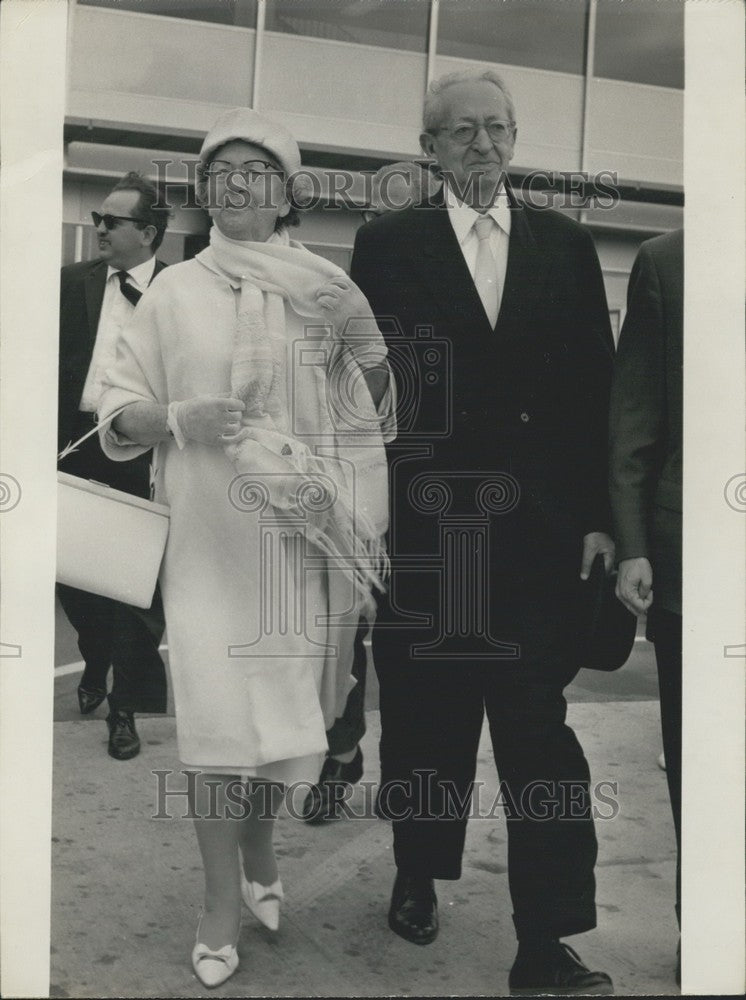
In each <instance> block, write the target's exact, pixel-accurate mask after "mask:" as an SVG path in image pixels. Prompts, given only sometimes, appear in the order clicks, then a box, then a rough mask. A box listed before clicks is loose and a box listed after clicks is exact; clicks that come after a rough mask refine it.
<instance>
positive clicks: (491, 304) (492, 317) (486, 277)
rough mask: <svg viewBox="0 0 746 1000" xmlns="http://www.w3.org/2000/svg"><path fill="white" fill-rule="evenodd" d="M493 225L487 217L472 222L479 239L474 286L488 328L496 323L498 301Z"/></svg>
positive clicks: (481, 216)
mask: <svg viewBox="0 0 746 1000" xmlns="http://www.w3.org/2000/svg"><path fill="white" fill-rule="evenodd" d="M494 225H495V223H494V221H493V219H492V217H491V216H489V215H480V216H479V218H478V219H475V220H474V231H475V232H476V234H477V237H478V239H479V246H478V248H477V263H476V267H475V269H474V284H475V285H476V287H477V291H478V292H479V298H480V299H481V300H482V305H483V306H484V311H485V312H486V313H487V318H488V319H489V321H490V326H494V325H495V323H496V322H497V310H498V304H499V301H500V298H499V288H498V287H497V262H496V260H495V257H494V255H493V253H492V247H491V246H490V234H491V233H492V227H493V226H494Z"/></svg>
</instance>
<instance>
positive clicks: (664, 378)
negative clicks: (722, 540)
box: [609, 230, 684, 614]
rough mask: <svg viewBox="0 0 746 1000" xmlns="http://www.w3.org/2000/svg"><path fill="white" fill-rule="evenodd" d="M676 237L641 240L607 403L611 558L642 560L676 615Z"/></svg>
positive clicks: (679, 317)
mask: <svg viewBox="0 0 746 1000" xmlns="http://www.w3.org/2000/svg"><path fill="white" fill-rule="evenodd" d="M683 296H684V232H683V230H678V231H676V232H673V233H667V234H666V235H664V236H658V237H656V238H655V239H652V240H647V241H646V242H645V243H643V244H642V246H641V247H640V251H639V253H638V255H637V259H636V260H635V263H634V266H633V268H632V274H631V275H630V281H629V289H628V293H627V316H626V318H625V321H624V325H623V327H622V332H621V335H620V337H619V348H618V353H617V358H616V364H615V369H614V382H613V389H612V395H611V419H610V444H611V458H610V468H609V476H610V478H609V483H610V494H611V504H612V511H613V515H614V525H615V531H616V536H617V558H618V559H619V560H622V559H633V558H637V557H645V558H646V559H649V560H650V562H651V564H652V567H653V599H654V604H655V605H657V606H658V607H661V608H665V609H666V610H668V611H674V612H676V613H677V614H681V510H682V502H681V500H682V489H681V482H682V480H681V470H682V397H683V367H682V362H683Z"/></svg>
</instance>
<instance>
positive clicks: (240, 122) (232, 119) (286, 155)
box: [199, 108, 300, 177]
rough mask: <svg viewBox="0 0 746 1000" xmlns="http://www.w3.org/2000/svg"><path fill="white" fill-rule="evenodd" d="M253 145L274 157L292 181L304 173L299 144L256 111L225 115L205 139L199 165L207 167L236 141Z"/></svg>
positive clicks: (235, 112)
mask: <svg viewBox="0 0 746 1000" xmlns="http://www.w3.org/2000/svg"><path fill="white" fill-rule="evenodd" d="M237 139H239V140H242V141H243V142H251V143H253V144H254V145H255V146H262V147H263V148H264V149H266V150H267V152H268V153H271V154H272V155H273V156H274V157H275V159H276V160H277V162H278V163H279V164H280V166H281V167H282V169H283V170H284V171H285V173H286V174H287V176H288V177H289V176H290V175H291V174H294V173H295V172H296V171H297V170H299V169H300V150H299V149H298V143H297V142H296V141H295V139H294V138H293V137H292V135H291V134H290V133H289V132H288V130H287V129H286V128H284V127H283V126H282V125H279V124H278V123H277V122H273V121H272V120H271V119H270V118H265V117H264V115H260V114H259V112H258V111H254V110H253V109H252V108H232V109H231V110H230V111H225V112H224V113H223V114H222V115H221V116H220V117H219V118H218V120H217V121H216V122H215V124H214V125H213V126H212V128H211V129H210V131H209V132H208V133H207V135H206V136H205V140H204V142H203V143H202V149H201V150H200V153H199V161H200V163H201V164H202V166H203V167H204V166H205V164H206V163H207V162H208V161H209V159H210V157H211V156H212V154H213V153H214V152H215V150H216V149H219V148H220V147H221V146H224V145H225V144H226V143H227V142H233V141H234V140H237Z"/></svg>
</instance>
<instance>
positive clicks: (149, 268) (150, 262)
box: [106, 255, 155, 288]
mask: <svg viewBox="0 0 746 1000" xmlns="http://www.w3.org/2000/svg"><path fill="white" fill-rule="evenodd" d="M121 270H122V268H121V267H112V266H111V264H109V266H108V267H107V269H106V280H107V281H108V280H109V278H110V277H111V276H112V274H118V273H119V271H121ZM154 272H155V255H153V256H152V257H148V259H147V260H144V261H143V262H142V264H135V266H134V267H131V268H130V269H129V270H128V271H127V274H128V275H129V276H130V280H131V282H132V283H133V284H134V285H137V286H138V287H139V288H147V287H148V285H149V284H150V282H151V281H152V280H153V274H154Z"/></svg>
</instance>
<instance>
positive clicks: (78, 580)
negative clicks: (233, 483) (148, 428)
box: [57, 407, 169, 608]
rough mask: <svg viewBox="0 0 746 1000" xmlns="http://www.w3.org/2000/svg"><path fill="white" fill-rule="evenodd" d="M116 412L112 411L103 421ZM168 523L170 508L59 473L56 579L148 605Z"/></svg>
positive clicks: (139, 604) (134, 602) (141, 604)
mask: <svg viewBox="0 0 746 1000" xmlns="http://www.w3.org/2000/svg"><path fill="white" fill-rule="evenodd" d="M122 409H123V407H122ZM120 412H121V409H120V410H117V411H116V412H115V413H112V414H111V416H110V417H109V420H107V423H108V422H109V421H110V420H113V419H114V417H116V416H117V414H118V413H120ZM100 426H102V425H99V427H100ZM99 427H94V428H93V430H91V431H89V432H88V433H87V434H84V435H83V437H82V438H80V439H79V440H78V441H76V442H75V443H74V444H71V445H68V447H67V448H65V449H64V450H63V451H62V452H60V454H59V456H58V458H59V459H63V458H64V457H65V456H66V455H69V454H70V452H71V451H73V450H74V449H75V448H76V447H77V446H78V445H79V444H80V443H81V442H82V441H85V439H86V438H88V437H91V435H93V434H97V433H98V430H99ZM168 526H169V508H168V507H167V506H165V505H164V504H160V503H154V502H153V501H151V500H142V499H141V498H140V497H136V496H132V494H130V493H124V492H123V491H122V490H115V489H113V487H111V486H105V485H104V484H103V483H97V482H94V481H93V480H89V479H81V478H80V477H79V476H70V475H68V474H67V473H65V472H58V473H57V582H58V583H64V584H67V585H68V586H70V587H76V588H77V589H78V590H87V591H88V592H89V593H91V594H99V595H100V596H101V597H111V598H113V599H114V600H116V601H122V602H123V603H125V604H132V605H134V606H135V607H137V608H149V607H150V605H151V604H152V602H153V593H154V591H155V585H156V581H157V580H158V573H159V571H160V566H161V561H162V559H163V553H164V551H165V548H166V539H167V537H168Z"/></svg>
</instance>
